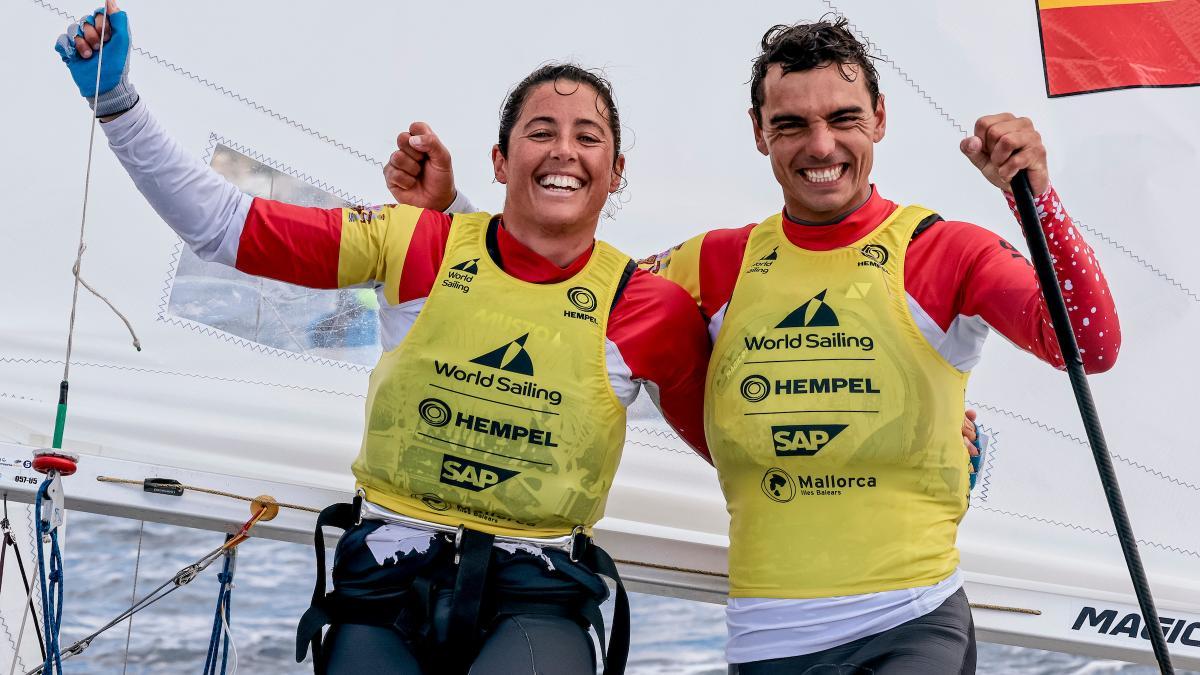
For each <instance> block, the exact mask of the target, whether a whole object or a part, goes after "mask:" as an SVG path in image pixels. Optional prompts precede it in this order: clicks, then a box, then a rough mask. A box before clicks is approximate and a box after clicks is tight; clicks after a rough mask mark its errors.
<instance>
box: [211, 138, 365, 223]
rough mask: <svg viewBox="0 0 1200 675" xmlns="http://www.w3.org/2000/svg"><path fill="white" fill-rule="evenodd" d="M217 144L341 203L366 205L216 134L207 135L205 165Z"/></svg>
mask: <svg viewBox="0 0 1200 675" xmlns="http://www.w3.org/2000/svg"><path fill="white" fill-rule="evenodd" d="M217 144H220V145H224V146H225V147H227V148H229V149H231V150H235V151H237V152H239V153H241V154H243V155H245V156H247V157H249V158H251V159H253V160H255V161H256V162H259V163H261V164H266V165H267V166H269V167H271V168H272V169H275V170H276V171H279V172H280V173H286V174H288V175H289V176H291V177H292V178H295V179H297V180H301V181H304V182H305V183H308V184H309V185H311V186H313V187H315V188H317V189H318V190H322V191H324V192H328V193H330V194H332V195H335V196H337V197H340V198H341V199H342V200H343V201H346V202H350V204H351V205H353V206H366V204H367V200H365V199H363V198H362V197H359V196H358V195H355V194H351V193H349V192H347V191H345V190H342V189H341V188H338V187H336V186H334V185H332V184H331V183H328V182H326V181H323V180H321V179H319V178H317V177H315V176H313V175H312V174H309V173H306V172H304V171H301V170H299V169H296V168H293V167H292V166H291V165H289V164H285V163H283V162H279V161H276V160H275V159H272V158H271V157H268V156H266V155H264V154H263V153H261V152H259V151H257V150H255V149H254V148H250V147H247V146H245V145H242V144H241V143H238V142H237V141H233V140H230V139H228V138H226V137H225V136H222V135H221V134H217V133H209V135H208V148H207V150H206V151H205V153H204V160H203V161H204V163H205V164H208V163H209V162H211V161H212V154H213V153H214V152H216V146H217Z"/></svg>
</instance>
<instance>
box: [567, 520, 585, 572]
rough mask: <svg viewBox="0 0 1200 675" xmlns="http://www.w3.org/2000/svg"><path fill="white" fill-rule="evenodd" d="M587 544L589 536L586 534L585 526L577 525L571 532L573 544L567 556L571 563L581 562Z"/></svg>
mask: <svg viewBox="0 0 1200 675" xmlns="http://www.w3.org/2000/svg"><path fill="white" fill-rule="evenodd" d="M587 544H588V536H587V535H586V534H584V531H583V526H582V525H576V526H575V527H574V528H573V529H572V530H571V543H570V546H569V548H568V549H567V556H568V557H569V558H570V559H571V562H574V563H577V562H579V559H580V557H582V556H583V549H584V547H585V546H587Z"/></svg>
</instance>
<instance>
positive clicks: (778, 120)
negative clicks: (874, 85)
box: [769, 105, 864, 126]
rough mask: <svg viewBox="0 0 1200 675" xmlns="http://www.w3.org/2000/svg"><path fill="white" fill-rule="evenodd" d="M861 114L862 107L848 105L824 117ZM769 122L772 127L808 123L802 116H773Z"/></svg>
mask: <svg viewBox="0 0 1200 675" xmlns="http://www.w3.org/2000/svg"><path fill="white" fill-rule="evenodd" d="M863 112H864V110H863V107H862V106H858V105H849V106H846V107H844V108H838V109H837V110H834V111H833V112H831V113H829V114H828V115H826V117H829V118H831V119H832V118H834V117H841V116H842V115H861V114H862V113H863ZM769 121H770V122H771V125H772V126H779V125H780V124H785V123H788V122H793V123H800V124H806V123H807V122H808V120H807V118H805V117H804V116H803V115H791V114H780V115H773V116H771V119H770V120H769Z"/></svg>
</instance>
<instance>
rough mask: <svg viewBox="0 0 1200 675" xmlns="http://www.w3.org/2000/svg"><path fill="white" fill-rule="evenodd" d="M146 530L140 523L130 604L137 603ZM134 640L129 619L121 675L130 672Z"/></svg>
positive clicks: (144, 523)
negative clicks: (131, 645) (143, 534)
mask: <svg viewBox="0 0 1200 675" xmlns="http://www.w3.org/2000/svg"><path fill="white" fill-rule="evenodd" d="M145 529H146V521H144V520H139V521H138V545H137V557H136V558H134V562H133V591H132V592H130V594H129V602H130V604H132V603H135V602H137V583H138V571H139V570H140V569H141V567H142V533H143V532H144V531H145ZM132 638H133V617H132V616H130V617H129V627H128V628H127V629H126V631H125V657H124V659H123V660H122V663H121V675H125V673H126V672H127V671H128V670H129V641H130V640H131V639H132Z"/></svg>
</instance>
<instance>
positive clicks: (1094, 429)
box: [1012, 170, 1175, 675]
mask: <svg viewBox="0 0 1200 675" xmlns="http://www.w3.org/2000/svg"><path fill="white" fill-rule="evenodd" d="M1012 188H1013V196H1014V197H1016V200H1017V210H1018V211H1019V212H1020V214H1021V229H1022V230H1023V231H1024V233H1025V242H1026V243H1027V244H1029V256H1030V257H1031V258H1033V267H1034V269H1035V270H1036V271H1037V276H1038V282H1039V283H1040V284H1041V286H1042V294H1043V295H1044V296H1045V298H1046V306H1047V308H1048V309H1049V310H1050V319H1051V321H1052V322H1053V323H1054V333H1055V335H1057V336H1058V346H1059V347H1060V348H1061V349H1062V355H1063V362H1064V363H1065V364H1066V367H1067V374H1068V375H1070V376H1071V388H1072V389H1074V390H1075V402H1076V403H1078V404H1079V414H1080V416H1081V417H1083V427H1084V429H1085V430H1086V431H1087V438H1088V445H1090V446H1091V448H1092V456H1093V457H1095V459H1096V469H1097V470H1098V471H1099V472H1100V483H1101V485H1103V486H1104V496H1105V497H1106V498H1107V499H1108V510H1109V512H1110V513H1111V514H1112V519H1113V524H1114V525H1115V526H1116V529H1117V540H1118V541H1120V542H1121V552H1122V553H1124V554H1125V566H1126V567H1127V568H1128V569H1129V578H1130V580H1131V581H1133V591H1134V593H1135V594H1137V601H1138V606H1139V607H1140V608H1141V610H1142V620H1143V621H1144V622H1145V630H1146V632H1147V633H1148V634H1149V635H1150V645H1151V646H1152V647H1153V648H1154V658H1155V659H1156V660H1157V661H1158V668H1159V670H1160V671H1162V673H1163V675H1168V674H1170V673H1174V672H1175V669H1174V668H1173V667H1172V666H1171V655H1170V654H1169V653H1168V652H1167V641H1166V639H1165V638H1164V637H1163V630H1162V623H1161V622H1159V620H1158V611H1157V610H1155V608H1154V598H1152V597H1151V596H1150V584H1149V583H1148V582H1147V581H1146V571H1145V570H1144V569H1143V568H1142V558H1141V556H1140V555H1139V554H1138V549H1137V539H1136V538H1135V537H1134V536H1133V527H1131V526H1130V524H1129V514H1127V513H1126V512H1125V500H1124V499H1122V498H1121V486H1120V485H1118V484H1117V473H1116V471H1115V470H1114V469H1113V463H1112V457H1110V456H1109V454H1108V444H1107V443H1106V442H1105V441H1104V431H1103V430H1102V429H1101V428H1100V416H1099V415H1098V414H1097V413H1096V404H1095V403H1094V402H1093V401H1092V389H1091V387H1089V386H1088V382H1087V375H1086V374H1085V373H1084V371H1083V359H1082V358H1081V357H1080V356H1079V345H1078V344H1076V343H1075V333H1074V331H1072V330H1071V319H1070V317H1068V316H1067V303H1066V302H1064V301H1063V296H1062V290H1061V289H1060V288H1059V286H1058V276H1057V275H1056V274H1055V273H1054V265H1053V264H1052V263H1051V261H1050V249H1049V248H1048V247H1047V246H1046V235H1045V233H1044V232H1042V227H1041V224H1040V223H1039V219H1038V215H1037V207H1036V206H1035V205H1034V202H1033V189H1032V188H1030V186H1029V176H1028V175H1027V174H1026V173H1025V171H1024V170H1021V171H1018V172H1017V175H1016V176H1014V177H1013V180H1012Z"/></svg>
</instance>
